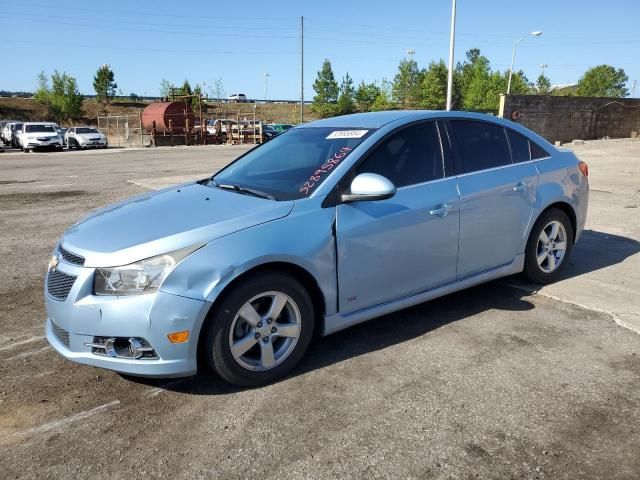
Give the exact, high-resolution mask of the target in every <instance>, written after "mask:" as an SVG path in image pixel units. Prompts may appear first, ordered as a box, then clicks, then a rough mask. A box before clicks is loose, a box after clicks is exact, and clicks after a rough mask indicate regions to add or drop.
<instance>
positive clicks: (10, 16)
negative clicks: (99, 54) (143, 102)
mask: <svg viewBox="0 0 640 480" xmlns="http://www.w3.org/2000/svg"><path fill="white" fill-rule="evenodd" d="M4 18H11V19H15V20H20V21H21V22H32V23H46V24H48V25H50V24H52V23H53V24H56V25H67V26H74V27H80V28H97V29H101V30H110V31H118V32H119V31H129V32H139V33H163V34H167V35H183V36H189V35H191V36H199V37H214V38H219V37H220V36H221V35H220V34H216V33H202V32H187V31H169V30H153V29H151V30H149V29H141V28H130V27H121V28H118V27H110V26H108V25H104V24H91V25H83V24H78V23H76V22H64V21H51V20H37V19H32V18H23V17H18V16H12V15H4ZM224 36H225V37H236V38H269V39H273V38H281V39H294V38H297V37H296V36H295V35H254V34H236V33H225V34H224Z"/></svg>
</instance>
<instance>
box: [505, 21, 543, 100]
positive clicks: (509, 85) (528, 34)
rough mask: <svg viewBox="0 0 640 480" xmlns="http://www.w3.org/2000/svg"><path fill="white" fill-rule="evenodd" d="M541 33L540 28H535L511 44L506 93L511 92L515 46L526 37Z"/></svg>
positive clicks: (536, 35) (537, 35)
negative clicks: (511, 50)
mask: <svg viewBox="0 0 640 480" xmlns="http://www.w3.org/2000/svg"><path fill="white" fill-rule="evenodd" d="M540 35H542V32H541V31H540V30H536V31H534V32H530V33H527V34H526V35H525V36H524V37H522V38H520V39H519V40H517V41H516V43H514V44H513V52H512V53H511V68H510V69H509V83H508V84H507V95H509V93H511V77H512V76H513V63H514V62H515V60H516V47H517V46H518V44H519V43H520V42H521V41H522V40H524V39H525V38H527V37H539V36H540Z"/></svg>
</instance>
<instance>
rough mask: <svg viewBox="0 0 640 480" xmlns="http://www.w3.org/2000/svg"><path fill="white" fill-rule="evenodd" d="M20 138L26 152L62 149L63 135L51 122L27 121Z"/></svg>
mask: <svg viewBox="0 0 640 480" xmlns="http://www.w3.org/2000/svg"><path fill="white" fill-rule="evenodd" d="M18 138H19V143H20V146H21V148H22V151H23V152H25V153H28V152H30V151H32V150H39V149H56V150H62V137H60V135H58V132H56V129H55V127H54V125H52V124H51V123H44V122H25V123H24V124H23V125H22V130H20V133H19V135H18Z"/></svg>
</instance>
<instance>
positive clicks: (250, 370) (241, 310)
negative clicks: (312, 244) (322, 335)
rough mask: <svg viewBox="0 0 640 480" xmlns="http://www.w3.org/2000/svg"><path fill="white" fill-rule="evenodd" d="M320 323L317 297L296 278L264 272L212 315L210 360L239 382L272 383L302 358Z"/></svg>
mask: <svg viewBox="0 0 640 480" xmlns="http://www.w3.org/2000/svg"><path fill="white" fill-rule="evenodd" d="M314 323H315V313H314V308H313V303H312V301H311V297H310V296H309V293H308V292H307V290H306V289H305V288H304V287H303V286H302V285H301V284H300V283H299V282H298V281H297V280H296V279H295V278H293V277H291V276H289V275H286V274H282V273H277V272H265V273H259V274H257V275H255V276H253V277H252V278H250V279H247V280H246V281H243V282H242V283H240V284H238V285H237V286H235V287H233V290H232V291H231V292H229V293H228V294H227V295H225V296H224V298H223V299H222V300H221V303H220V304H219V305H217V306H216V308H215V311H213V312H212V314H211V315H210V317H209V319H208V324H207V325H206V329H207V331H206V336H205V353H206V359H207V361H208V364H209V366H210V367H211V368H212V369H213V370H214V371H216V372H217V373H218V375H220V376H221V377H222V378H223V379H224V380H226V381H227V382H229V383H231V384H233V385H238V386H242V387H255V386H258V385H263V384H266V383H270V382H273V381H274V380H277V379H279V378H281V377H283V376H285V375H286V374H287V373H289V372H290V371H291V370H292V369H293V368H294V367H295V366H296V365H297V364H298V362H300V360H301V359H302V357H303V356H304V354H305V352H306V351H307V348H308V346H309V343H310V342H311V338H312V337H313V331H314Z"/></svg>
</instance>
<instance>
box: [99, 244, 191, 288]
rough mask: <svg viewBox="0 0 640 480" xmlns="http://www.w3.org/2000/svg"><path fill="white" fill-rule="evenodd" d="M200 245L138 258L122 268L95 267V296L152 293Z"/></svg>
mask: <svg viewBox="0 0 640 480" xmlns="http://www.w3.org/2000/svg"><path fill="white" fill-rule="evenodd" d="M200 247H202V244H199V245H194V246H191V247H186V248H182V249H180V250H176V251H174V252H169V253H165V254H163V255H158V256H156V257H151V258H147V259H146V260H140V261H139V262H136V263H132V264H130V265H125V266H122V267H111V268H97V269H96V272H95V275H94V278H93V293H94V294H96V295H141V294H143V293H154V292H157V291H158V288H159V287H160V285H161V284H162V282H163V281H164V279H165V278H167V276H168V275H169V274H170V273H171V271H172V270H173V269H174V268H175V266H176V265H177V264H178V263H180V261H182V260H183V259H185V258H186V257H187V256H189V255H191V254H192V253H193V252H195V251H196V250H197V249H199V248H200Z"/></svg>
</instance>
